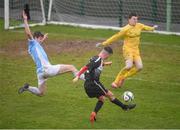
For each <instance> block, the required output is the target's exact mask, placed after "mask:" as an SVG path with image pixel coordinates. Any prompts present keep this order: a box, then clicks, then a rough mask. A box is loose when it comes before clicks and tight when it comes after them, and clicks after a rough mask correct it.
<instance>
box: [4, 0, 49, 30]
mask: <svg viewBox="0 0 180 130" xmlns="http://www.w3.org/2000/svg"><path fill="white" fill-rule="evenodd" d="M24 9H26V10H27V11H28V12H29V23H30V24H29V26H35V25H45V24H46V19H45V10H44V4H43V0H4V24H5V25H4V28H5V29H14V28H18V27H23V26H24V25H23V24H22V10H24Z"/></svg>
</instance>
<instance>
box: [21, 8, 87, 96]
mask: <svg viewBox="0 0 180 130" xmlns="http://www.w3.org/2000/svg"><path fill="white" fill-rule="evenodd" d="M23 20H24V26H25V33H26V35H27V37H28V52H29V54H30V55H31V57H32V59H33V60H34V62H35V64H36V68H37V70H36V72H37V78H38V87H33V86H30V85H29V84H28V83H26V84H24V86H23V87H21V88H19V90H18V93H19V94H21V93H23V92H24V91H29V92H31V93H32V94H35V95H37V96H43V95H44V93H45V90H46V87H47V86H46V80H47V78H48V77H52V76H56V75H58V74H63V73H66V72H72V73H73V75H74V76H76V74H77V73H78V70H77V69H76V68H75V67H74V66H73V65H66V64H58V65H51V63H50V62H49V59H48V56H47V54H46V52H45V51H44V49H43V47H42V46H41V43H43V42H44V41H45V40H46V38H47V35H48V34H45V35H43V34H42V33H41V32H38V31H36V32H34V34H33V35H32V33H31V31H30V28H29V26H28V21H27V15H26V14H25V12H24V11H23ZM82 79H83V77H82Z"/></svg>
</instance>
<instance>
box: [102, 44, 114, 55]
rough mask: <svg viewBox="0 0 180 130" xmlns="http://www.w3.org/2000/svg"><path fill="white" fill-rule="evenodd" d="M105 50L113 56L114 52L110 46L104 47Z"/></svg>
mask: <svg viewBox="0 0 180 130" xmlns="http://www.w3.org/2000/svg"><path fill="white" fill-rule="evenodd" d="M104 50H105V51H107V52H108V53H109V54H113V50H112V48H111V47H109V46H106V47H104Z"/></svg>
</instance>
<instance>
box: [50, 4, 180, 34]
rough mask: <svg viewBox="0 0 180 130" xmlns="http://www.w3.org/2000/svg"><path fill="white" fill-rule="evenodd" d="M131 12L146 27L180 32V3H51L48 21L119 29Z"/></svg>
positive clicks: (125, 22)
mask: <svg viewBox="0 0 180 130" xmlns="http://www.w3.org/2000/svg"><path fill="white" fill-rule="evenodd" d="M51 3H52V4H51ZM130 12H136V13H137V14H138V15H139V21H140V22H142V23H144V24H147V25H154V24H157V25H159V28H158V29H159V30H161V31H171V32H179V30H180V0H50V6H49V17H48V21H49V22H50V23H56V24H70V25H77V26H87V27H89V26H91V27H103V28H117V29H119V27H122V26H124V25H126V24H127V19H128V14H129V13H130Z"/></svg>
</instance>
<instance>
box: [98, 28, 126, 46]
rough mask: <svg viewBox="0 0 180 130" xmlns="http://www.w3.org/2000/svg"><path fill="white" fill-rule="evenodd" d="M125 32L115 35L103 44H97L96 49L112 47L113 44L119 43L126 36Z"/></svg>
mask: <svg viewBox="0 0 180 130" xmlns="http://www.w3.org/2000/svg"><path fill="white" fill-rule="evenodd" d="M125 32H126V31H125V30H124V29H123V30H121V31H120V32H118V33H116V34H114V35H113V36H112V37H110V38H109V39H107V40H106V41H104V42H102V43H97V44H96V47H99V46H107V45H110V44H112V43H113V42H116V41H118V40H119V39H120V38H122V37H123V36H124V34H125Z"/></svg>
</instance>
